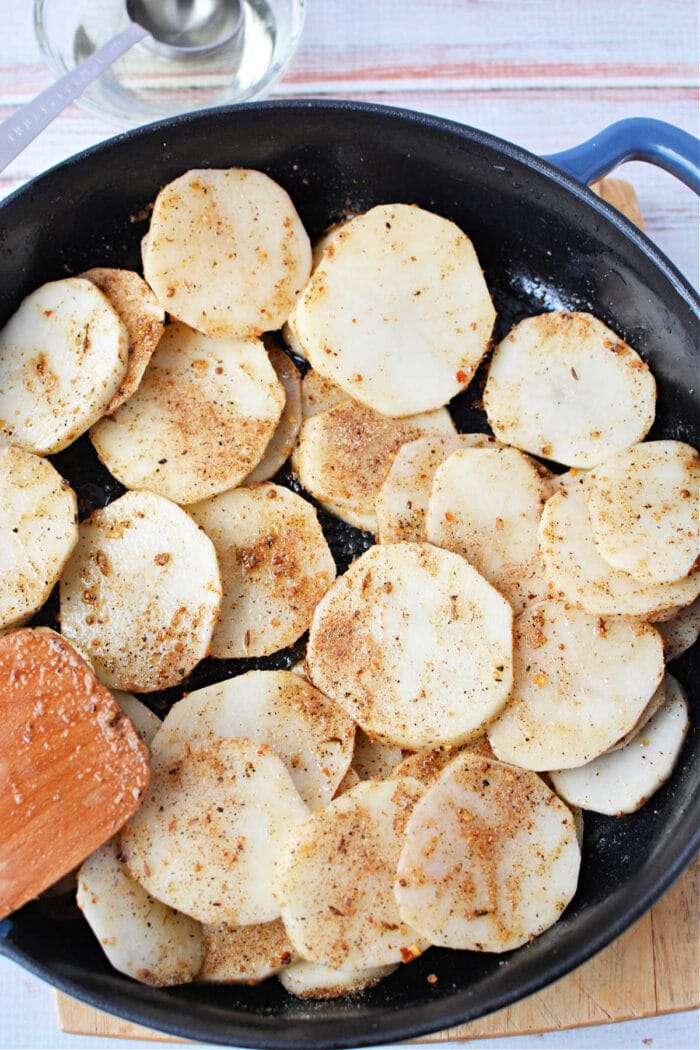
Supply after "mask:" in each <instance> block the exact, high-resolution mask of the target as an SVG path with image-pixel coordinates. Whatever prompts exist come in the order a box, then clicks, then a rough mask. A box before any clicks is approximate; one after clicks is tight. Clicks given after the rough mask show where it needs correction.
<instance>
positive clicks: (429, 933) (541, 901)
mask: <svg viewBox="0 0 700 1050" xmlns="http://www.w3.org/2000/svg"><path fill="white" fill-rule="evenodd" d="M580 862H581V851H580V849H579V845H578V842H577V839H576V828H575V825H574V819H573V816H572V814H571V813H570V812H569V810H568V809H567V808H566V806H565V805H564V803H563V802H561V801H560V800H559V799H558V798H557V796H556V795H555V794H554V792H552V791H551V790H550V789H549V788H548V787H547V785H546V784H545V783H544V781H543V780H541V779H540V777H538V776H537V774H535V773H532V772H530V771H528V770H525V769H518V768H516V767H515V766H508V765H505V764H504V763H502V762H497V761H490V760H488V759H485V758H482V757H481V756H479V755H470V754H469V753H467V752H465V753H463V754H461V755H459V756H458V757H457V758H455V759H454V760H453V761H452V762H450V764H449V765H448V766H447V767H446V768H445V769H444V770H443V771H442V773H441V774H440V775H439V776H438V778H437V780H435V781H434V783H433V784H432V785H431V786H430V787H428V789H427V790H426V792H425V794H424V795H423V798H422V799H420V800H419V801H418V803H417V804H416V806H415V808H414V810H413V812H412V814H411V816H410V817H409V819H408V823H407V825H406V838H405V843H404V846H403V849H402V850H401V856H400V858H399V863H398V868H397V872H396V883H395V892H396V898H397V900H398V903H399V908H400V911H401V915H402V917H403V919H404V921H405V922H409V923H411V924H413V925H415V926H416V928H417V929H419V930H420V931H421V933H422V934H423V936H424V937H427V938H428V939H429V940H430V941H431V942H432V943H433V944H437V945H440V946H442V947H445V948H462V949H467V950H470V951H488V952H504V951H510V950H511V949H512V948H517V947H518V946H519V945H521V944H526V943H527V942H528V941H529V940H531V939H532V938H533V937H536V936H537V935H538V934H539V933H542V931H543V930H545V929H547V927H548V926H551V925H552V924H553V923H555V922H556V921H557V919H558V918H559V916H560V915H561V913H562V912H563V910H564V908H565V907H566V906H567V904H568V903H569V901H570V900H571V898H572V897H573V895H574V893H575V891H576V885H577V881H578V872H579V866H580Z"/></svg>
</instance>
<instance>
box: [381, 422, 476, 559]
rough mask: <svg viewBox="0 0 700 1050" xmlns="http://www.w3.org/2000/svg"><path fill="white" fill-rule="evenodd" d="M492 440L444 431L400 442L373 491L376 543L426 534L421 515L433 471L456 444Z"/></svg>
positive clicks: (419, 539)
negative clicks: (392, 459) (433, 435)
mask: <svg viewBox="0 0 700 1050" xmlns="http://www.w3.org/2000/svg"><path fill="white" fill-rule="evenodd" d="M489 444H496V441H495V438H492V437H489V436H488V434H445V435H443V436H442V437H424V438H416V440H415V441H409V442H408V444H406V445H402V446H401V448H400V449H399V451H398V452H397V453H396V458H395V459H394V462H393V463H392V464H391V468H390V470H389V473H388V474H387V476H386V478H385V479H384V483H383V485H382V487H381V488H380V490H379V493H378V494H377V502H376V507H375V509H376V513H377V535H378V540H379V542H380V543H413V542H414V543H421V542H423V541H424V540H426V539H427V538H428V536H427V532H426V524H425V519H426V515H427V512H428V499H429V498H430V490H431V489H432V486H433V478H434V477H435V471H436V470H437V468H438V467H439V466H440V464H441V463H444V461H445V460H446V459H447V457H448V456H450V455H452V453H453V452H456V451H457V449H459V448H479V447H481V446H485V445H489Z"/></svg>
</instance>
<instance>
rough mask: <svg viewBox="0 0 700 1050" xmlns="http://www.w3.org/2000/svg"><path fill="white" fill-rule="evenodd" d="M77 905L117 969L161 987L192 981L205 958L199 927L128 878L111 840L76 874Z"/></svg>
mask: <svg viewBox="0 0 700 1050" xmlns="http://www.w3.org/2000/svg"><path fill="white" fill-rule="evenodd" d="M77 899H78V907H79V908H80V910H81V911H82V913H83V915H84V916H85V918H86V919H87V921H88V923H89V925H90V927H91V929H92V932H93V933H94V934H95V936H96V937H97V939H98V941H99V942H100V945H101V947H102V950H103V951H104V953H105V955H106V956H107V958H108V959H109V961H110V962H111V964H112V966H113V967H114V968H115V970H119V972H120V973H125V974H128V976H129V977H133V978H135V979H136V980H137V981H141V983H142V984H150V985H153V986H154V987H156V988H163V987H166V986H168V985H173V984H185V983H187V982H188V981H191V980H192V979H193V977H194V976H195V974H196V973H197V971H198V970H199V968H200V966H201V965H202V959H203V958H204V948H203V944H202V928H201V926H200V925H199V923H198V922H195V921H194V919H191V918H190V917H189V915H182V914H181V913H179V912H177V911H174V910H173V909H172V908H169V907H168V906H167V904H161V902H160V901H158V900H155V899H154V898H153V897H151V895H150V894H149V893H147V892H146V890H145V889H144V888H143V886H140V885H139V883H138V882H134V880H133V879H131V878H129V876H128V874H127V873H126V870H125V868H124V864H123V863H122V861H121V860H120V857H119V840H118V838H117V837H115V838H113V839H110V840H109V842H107V843H105V845H104V846H102V847H100V849H98V850H97V852H96V853H93V854H92V856H90V857H88V859H87V860H86V861H85V862H84V863H83V865H82V867H81V868H80V871H79V872H78V895H77Z"/></svg>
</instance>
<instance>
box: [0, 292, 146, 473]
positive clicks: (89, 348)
mask: <svg viewBox="0 0 700 1050" xmlns="http://www.w3.org/2000/svg"><path fill="white" fill-rule="evenodd" d="M127 354H128V336H127V331H126V328H125V327H124V324H123V323H122V321H121V320H120V318H119V316H118V314H117V313H116V311H115V310H114V309H113V307H112V306H111V304H110V302H109V301H108V299H107V298H106V296H104V295H103V294H102V292H101V291H100V290H99V288H96V287H95V285H94V284H92V282H91V281H86V280H84V279H83V278H81V277H67V278H65V279H64V280H62V281H52V282H51V283H50V284H44V285H42V286H41V288H37V290H36V291H35V292H32V293H31V295H28V296H27V298H26V299H24V300H23V302H22V303H21V305H20V307H19V309H18V310H17V312H16V313H15V314H13V315H12V317H11V318H10V320H9V321H8V322H7V324H6V325H5V327H4V328H3V329H2V331H0V443H2V444H4V445H19V446H20V447H21V448H25V449H27V451H29V452H37V453H39V454H42V455H43V454H46V453H49V452H60V450H61V449H63V448H65V447H66V446H67V445H70V443H71V442H72V441H75V439H76V438H77V437H79V436H80V434H82V433H83V432H84V431H86V430H87V429H88V427H91V426H92V424H93V423H96V422H97V420H98V419H99V418H100V416H102V415H104V413H105V412H106V411H107V409H108V407H109V405H110V404H111V402H112V399H113V398H114V396H115V395H116V393H117V391H118V390H119V387H120V385H121V383H122V381H123V378H124V373H125V372H126V367H127Z"/></svg>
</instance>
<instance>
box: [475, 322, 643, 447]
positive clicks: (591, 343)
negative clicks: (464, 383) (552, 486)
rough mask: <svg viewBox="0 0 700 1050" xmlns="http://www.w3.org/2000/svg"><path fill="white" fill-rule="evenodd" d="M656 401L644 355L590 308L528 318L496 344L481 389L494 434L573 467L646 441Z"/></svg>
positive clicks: (502, 439)
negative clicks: (621, 337) (612, 330)
mask: <svg viewBox="0 0 700 1050" xmlns="http://www.w3.org/2000/svg"><path fill="white" fill-rule="evenodd" d="M655 404H656V384H655V382H654V377H653V376H652V374H651V372H650V371H649V369H648V367H647V365H646V364H645V363H644V362H643V361H642V359H641V358H640V356H639V354H637V353H636V352H635V351H634V350H633V349H632V348H631V347H630V346H628V345H627V344H626V343H625V342H623V341H622V339H620V338H619V337H618V336H617V335H615V333H614V332H611V331H610V329H609V328H607V327H606V326H605V325H604V324H603V322H602V321H599V320H598V319H597V318H595V317H593V316H592V315H591V314H587V313H564V312H557V311H555V312H553V313H547V314H539V315H538V316H537V317H527V318H525V320H524V321H521V322H520V323H519V324H517V325H516V326H515V328H513V329H512V330H511V331H510V332H509V333H508V335H507V336H506V337H505V339H504V340H503V341H502V342H501V343H500V344H499V346H498V347H496V350H495V352H494V355H493V358H492V360H491V365H490V367H489V376H488V380H487V382H486V387H485V389H484V407H485V409H486V414H487V416H488V419H489V423H490V424H491V427H492V429H493V432H494V434H495V435H496V437H497V438H500V440H501V441H503V442H505V444H507V445H515V446H516V447H517V448H521V449H523V450H524V451H525V452H532V453H533V454H534V455H536V456H545V457H546V458H547V459H552V460H556V462H558V463H565V464H566V465H567V466H571V467H593V466H595V465H596V463H601V462H602V461H603V460H604V459H606V458H607V457H608V456H611V455H614V454H615V453H616V452H620V451H622V450H623V449H625V448H628V447H629V446H630V445H631V444H633V442H635V441H641V440H642V438H643V437H644V436H645V434H646V433H647V431H648V430H649V428H650V427H651V424H652V423H653V422H654V412H655Z"/></svg>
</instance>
